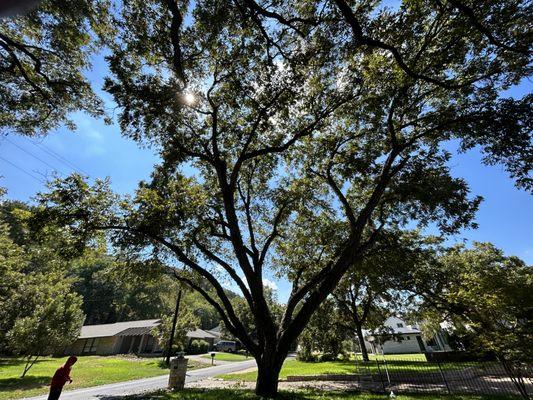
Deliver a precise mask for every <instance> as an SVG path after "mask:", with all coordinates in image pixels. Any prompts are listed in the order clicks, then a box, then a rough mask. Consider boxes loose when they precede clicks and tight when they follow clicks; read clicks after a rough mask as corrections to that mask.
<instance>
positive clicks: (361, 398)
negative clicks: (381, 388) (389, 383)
mask: <svg viewBox="0 0 533 400" xmlns="http://www.w3.org/2000/svg"><path fill="white" fill-rule="evenodd" d="M387 398H388V396H385V395H378V394H370V393H353V392H352V393H346V392H344V393H341V392H331V391H328V392H324V391H316V390H314V391H309V390H306V391H298V392H286V391H280V395H279V396H278V399H280V400H378V399H379V400H384V399H387ZM442 398H443V397H442V396H440V395H409V396H407V395H399V396H397V397H396V399H398V400H437V399H442ZM126 399H127V400H220V399H227V400H256V399H259V397H257V396H255V395H254V394H253V392H252V391H251V390H242V389H210V390H206V389H187V390H185V391H183V392H176V393H168V392H156V393H152V394H142V395H137V396H129V397H112V396H108V397H102V398H101V399H100V400H126ZM445 399H446V400H489V399H490V400H510V399H514V398H513V397H500V396H469V395H465V396H446V397H445Z"/></svg>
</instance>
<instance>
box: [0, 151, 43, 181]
mask: <svg viewBox="0 0 533 400" xmlns="http://www.w3.org/2000/svg"><path fill="white" fill-rule="evenodd" d="M0 160H2V161H4V162H6V163H8V164H11V165H12V166H13V167H15V168H16V169H18V170H20V171H22V172H24V173H25V174H26V175H28V176H31V177H32V178H33V179H35V180H36V181H38V182H40V183H43V184H45V183H46V182H45V181H44V180H42V179H40V178H37V177H36V176H35V175H33V174H32V173H31V172H28V171H26V170H25V169H24V168H22V167H19V166H18V165H17V164H15V163H12V162H11V161H9V160H7V159H5V158H4V157H2V156H0Z"/></svg>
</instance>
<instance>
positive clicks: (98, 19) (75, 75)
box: [0, 0, 111, 136]
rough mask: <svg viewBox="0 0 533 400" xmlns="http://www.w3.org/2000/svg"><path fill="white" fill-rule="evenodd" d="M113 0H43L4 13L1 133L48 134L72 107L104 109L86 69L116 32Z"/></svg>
mask: <svg viewBox="0 0 533 400" xmlns="http://www.w3.org/2000/svg"><path fill="white" fill-rule="evenodd" d="M109 7H110V2H109V1H108V0H101V1H100V0H96V1H95V0H83V1H64V0H43V1H40V2H38V4H36V5H35V7H33V8H31V9H30V10H29V12H28V13H26V14H23V15H18V16H15V17H12V18H9V17H3V18H0V133H1V134H6V133H10V132H15V133H19V134H22V135H28V136H33V135H43V134H46V133H47V132H49V131H50V130H51V129H54V128H57V127H58V126H60V125H61V124H67V126H68V127H70V128H72V127H73V126H74V125H73V123H72V119H71V115H70V114H71V113H73V112H75V111H84V112H88V113H89V114H91V115H93V116H95V117H96V116H102V115H103V111H104V109H103V103H102V101H101V99H100V98H99V97H98V96H97V95H96V94H95V93H94V90H93V88H92V86H91V83H90V82H89V81H88V79H87V77H86V74H87V72H88V70H89V69H90V68H91V65H92V61H93V59H92V57H93V56H94V55H95V54H96V53H97V51H99V49H100V48H101V46H102V44H103V41H105V40H106V38H108V37H109V36H110V34H111V26H110V25H109V24H108V21H109V12H110V11H109Z"/></svg>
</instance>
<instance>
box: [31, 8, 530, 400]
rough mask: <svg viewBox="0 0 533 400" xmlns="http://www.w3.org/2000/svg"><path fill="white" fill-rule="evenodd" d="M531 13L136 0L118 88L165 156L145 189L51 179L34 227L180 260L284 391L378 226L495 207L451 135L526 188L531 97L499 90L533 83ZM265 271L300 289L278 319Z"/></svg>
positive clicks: (459, 224) (134, 128) (441, 220)
mask: <svg viewBox="0 0 533 400" xmlns="http://www.w3.org/2000/svg"><path fill="white" fill-rule="evenodd" d="M530 14H531V10H530V8H529V7H528V6H527V4H526V2H523V1H515V0H492V1H488V2H483V4H478V3H475V4H474V3H472V4H470V2H469V3H462V2H460V1H455V0H454V1H446V2H440V1H439V2H430V1H422V0H414V1H413V0H409V1H404V2H402V4H401V5H400V6H399V7H397V8H392V7H383V6H382V5H381V4H380V3H379V2H367V1H357V2H351V3H347V2H345V1H343V0H335V1H331V2H322V1H303V2H302V1H298V2H295V1H279V2H276V3H275V4H270V3H268V4H267V3H266V2H262V1H261V2H258V1H253V0H235V1H228V2H222V1H212V0H206V1H197V2H194V3H193V2H191V3H189V2H187V1H185V2H179V3H178V2H175V1H172V0H168V1H164V2H161V1H138V0H131V1H124V2H122V3H121V7H120V8H119V9H118V10H117V12H116V13H114V14H113V15H112V18H113V23H112V24H113V27H114V28H115V29H116V32H117V33H116V35H115V37H114V40H113V42H112V43H110V51H109V55H108V56H107V57H106V59H107V61H108V65H109V69H110V72H111V74H110V76H108V77H106V81H105V87H104V88H105V90H106V91H107V92H108V93H110V94H111V95H112V96H113V98H114V100H115V102H116V103H117V105H118V108H119V110H120V114H119V122H120V126H121V129H122V132H123V134H124V135H125V136H127V137H129V138H132V139H133V140H136V141H138V142H139V144H140V145H142V146H152V147H153V148H154V149H156V150H157V151H158V152H159V155H160V157H161V163H160V164H159V165H157V166H155V168H154V171H153V173H152V176H151V178H150V179H149V180H148V181H146V182H141V183H140V184H139V188H138V190H137V191H136V193H135V194H134V195H133V196H131V197H123V196H119V195H117V194H115V193H112V191H111V190H110V188H109V185H108V183H106V182H105V181H97V182H95V183H94V184H89V183H88V182H86V181H85V180H84V179H83V178H82V177H80V176H77V175H74V176H71V177H69V178H67V179H65V180H59V181H55V182H54V183H52V184H51V185H50V191H49V192H47V193H42V194H41V196H40V213H39V214H38V215H36V217H35V218H34V221H33V223H34V227H39V226H43V224H45V222H46V223H48V222H50V221H52V222H54V223H57V224H59V225H61V226H63V227H68V230H69V232H71V233H72V234H73V236H74V237H75V238H76V239H78V240H80V241H84V240H87V239H89V238H90V237H91V235H92V234H93V233H94V232H96V231H102V230H103V231H107V232H110V238H111V239H112V241H113V243H114V244H115V245H116V246H117V247H119V248H121V249H122V250H123V251H124V252H125V253H127V254H128V255H129V256H130V257H132V258H134V257H137V258H140V259H143V260H146V259H148V258H149V259H150V260H151V262H152V263H155V264H161V265H163V266H165V268H166V267H168V266H170V268H167V271H168V272H169V274H172V275H173V276H174V277H175V278H176V279H178V280H179V281H181V282H183V283H185V284H187V285H189V286H190V287H192V288H194V289H195V290H197V291H198V292H199V293H201V294H202V295H203V296H204V297H205V298H206V300H207V301H208V302H209V303H210V304H211V305H212V306H213V307H214V308H215V309H216V310H217V311H218V312H219V313H220V315H221V318H222V320H223V321H224V324H225V326H226V328H227V329H228V330H229V331H230V332H231V333H232V334H233V335H234V336H236V337H238V338H239V340H240V341H241V342H242V343H243V344H244V345H245V346H246V347H247V348H248V350H249V351H250V353H251V354H252V355H253V356H254V357H255V358H256V359H257V361H258V366H259V373H258V383H257V389H256V390H257V393H258V394H260V395H264V396H272V395H274V394H275V393H276V391H277V377H278V374H279V370H280V368H281V364H282V362H283V359H284V358H285V356H286V354H287V352H288V350H289V348H290V345H291V344H292V343H293V342H294V341H295V339H296V338H297V337H298V335H299V334H300V333H301V332H302V330H303V329H304V327H305V325H306V323H307V322H308V321H309V319H310V318H311V316H312V314H313V312H314V311H315V310H316V309H317V308H318V307H319V306H320V304H321V303H322V302H323V301H324V300H325V299H326V298H327V296H328V295H329V294H330V293H331V292H332V291H333V290H334V288H335V287H336V286H337V284H338V283H339V281H340V280H341V278H342V277H343V275H344V274H345V273H346V272H347V271H348V270H349V269H350V268H351V267H352V266H353V265H355V264H357V263H358V262H360V261H361V260H362V259H364V257H366V256H367V255H368V254H369V253H370V252H372V249H373V246H374V244H375V242H376V241H377V239H378V238H379V237H380V235H382V234H383V232H385V231H387V230H396V229H402V228H405V227H407V226H413V225H417V226H419V227H421V228H423V227H426V226H428V225H429V224H431V225H432V226H435V227H436V228H437V229H438V230H440V232H441V233H442V234H444V235H445V234H450V233H455V232H458V231H459V230H460V229H462V228H467V227H471V226H473V225H474V223H473V218H474V215H475V211H476V209H477V207H478V205H479V202H480V201H481V199H480V198H478V197H476V196H474V195H472V194H470V191H469V188H468V186H467V184H466V182H465V181H464V180H463V179H461V178H457V177H453V176H452V175H451V174H450V170H449V167H448V164H447V162H448V161H449V159H450V153H449V152H448V151H447V150H446V145H445V144H446V143H448V142H449V141H450V140H457V141H459V142H460V143H461V145H462V146H463V148H464V149H467V148H470V147H472V146H476V145H480V146H481V148H482V150H483V151H484V152H485V153H486V159H485V162H486V163H494V162H498V163H501V164H503V165H504V166H505V167H506V168H507V170H508V171H509V173H510V174H511V176H513V177H514V178H515V180H516V182H517V184H518V185H520V186H522V187H524V188H525V189H528V190H530V189H531V183H532V181H531V179H530V177H529V173H530V167H531V154H532V152H531V140H530V131H531V117H530V115H531V101H530V100H531V99H530V98H529V97H528V96H525V97H524V98H523V99H514V98H503V97H502V93H503V92H504V91H505V90H506V89H508V88H509V87H511V86H512V85H516V84H518V83H519V82H520V81H521V80H522V79H524V78H526V77H527V76H528V74H529V63H530V57H529V56H530V51H529V45H530V38H531V32H530V30H529V23H528V21H529V20H530V19H531V18H530V17H531V15H530ZM510 115H511V116H512V118H510V117H509V116H510ZM298 254H305V255H306V256H309V255H313V256H315V258H316V261H314V262H311V261H310V258H309V257H306V258H307V262H303V263H299V262H297V260H298V257H297V255H298ZM146 265H152V264H149V263H146ZM267 272H270V273H272V274H275V275H277V276H280V277H284V278H287V279H288V280H289V281H290V282H292V291H291V293H290V296H289V299H288V301H287V305H286V309H285V312H284V314H283V316H282V318H281V320H279V321H278V320H277V317H276V315H275V313H273V311H272V309H271V308H270V307H269V304H268V301H267V296H266V295H265V285H264V284H263V280H264V279H265V275H266V273H267ZM200 280H202V281H207V282H208V283H209V284H210V285H211V287H212V291H211V292H208V291H207V290H205V287H203V286H201V285H200V284H199V282H200ZM226 280H228V281H231V282H233V283H234V285H236V286H237V287H238V288H239V290H240V291H241V292H242V294H243V297H244V299H245V301H246V304H247V306H248V308H249V310H250V312H251V314H252V315H253V318H254V326H255V328H256V331H257V338H255V337H253V335H252V334H251V333H252V332H249V331H248V330H247V329H246V327H245V325H244V324H243V321H242V320H241V319H240V318H239V316H238V315H237V313H236V310H235V307H234V305H233V304H232V302H231V301H230V299H229V298H228V296H227V293H226V291H225V288H224V285H223V283H224V282H225V281H226Z"/></svg>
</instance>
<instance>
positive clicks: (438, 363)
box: [437, 360, 452, 394]
mask: <svg viewBox="0 0 533 400" xmlns="http://www.w3.org/2000/svg"><path fill="white" fill-rule="evenodd" d="M437 365H438V367H439V371H440V376H441V377H442V380H443V381H444V384H445V385H446V390H448V394H452V391H451V390H450V386H449V385H448V381H447V380H446V375H444V371H442V367H441V366H440V362H439V361H438V360H437Z"/></svg>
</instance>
